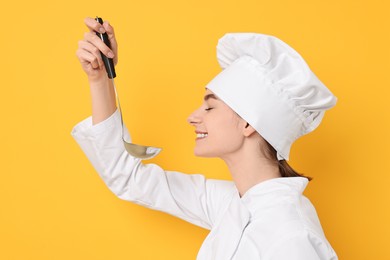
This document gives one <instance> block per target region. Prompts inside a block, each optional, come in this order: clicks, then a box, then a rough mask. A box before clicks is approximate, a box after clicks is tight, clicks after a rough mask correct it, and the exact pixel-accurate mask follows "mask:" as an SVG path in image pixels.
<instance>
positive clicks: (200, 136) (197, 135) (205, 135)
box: [196, 134, 208, 138]
mask: <svg viewBox="0 0 390 260" xmlns="http://www.w3.org/2000/svg"><path fill="white" fill-rule="evenodd" d="M207 135H208V134H196V137H198V138H205V137H207Z"/></svg>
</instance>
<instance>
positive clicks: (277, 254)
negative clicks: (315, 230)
mask: <svg viewBox="0 0 390 260" xmlns="http://www.w3.org/2000/svg"><path fill="white" fill-rule="evenodd" d="M264 259H266V260H337V259H338V258H337V255H336V253H335V252H334V251H333V249H332V247H331V246H330V245H329V243H328V242H327V241H326V239H322V238H320V237H318V236H316V235H314V234H312V233H311V232H309V231H307V230H303V231H301V232H298V233H296V234H289V235H286V236H285V237H283V238H281V239H280V240H279V241H278V242H276V243H275V245H274V246H271V248H270V249H269V250H267V252H266V254H265V255H264Z"/></svg>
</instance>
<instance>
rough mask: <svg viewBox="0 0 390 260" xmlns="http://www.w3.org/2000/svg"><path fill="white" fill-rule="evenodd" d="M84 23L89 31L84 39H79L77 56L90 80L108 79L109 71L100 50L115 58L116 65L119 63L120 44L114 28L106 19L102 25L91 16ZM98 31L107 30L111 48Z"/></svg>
mask: <svg viewBox="0 0 390 260" xmlns="http://www.w3.org/2000/svg"><path fill="white" fill-rule="evenodd" d="M84 23H85V25H86V26H87V27H88V29H89V32H86V33H85V34H84V39H83V40H81V41H79V44H78V45H79V47H78V49H77V51H76V56H77V57H78V59H79V61H80V63H81V66H82V68H83V70H84V71H85V73H86V74H87V76H88V79H89V80H90V81H99V80H103V79H106V78H107V72H106V69H105V67H104V63H103V60H102V58H101V54H100V52H102V53H103V54H104V55H106V56H107V57H109V58H113V61H114V65H116V64H117V63H118V44H117V42H116V39H115V33H114V28H113V27H112V26H111V25H110V24H109V23H108V22H107V21H104V23H103V25H101V24H100V23H99V22H97V21H96V20H95V19H93V18H90V17H87V18H85V20H84ZM96 32H101V33H104V32H107V35H108V39H109V40H110V44H111V49H110V48H108V46H107V45H105V44H104V42H103V41H102V40H101V39H100V38H99V37H98V36H97V35H96Z"/></svg>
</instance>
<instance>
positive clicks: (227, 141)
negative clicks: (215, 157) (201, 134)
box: [212, 116, 244, 150]
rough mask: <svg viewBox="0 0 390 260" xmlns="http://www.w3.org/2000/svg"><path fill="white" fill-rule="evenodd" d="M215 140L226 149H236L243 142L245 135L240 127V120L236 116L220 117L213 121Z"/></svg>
mask: <svg viewBox="0 0 390 260" xmlns="http://www.w3.org/2000/svg"><path fill="white" fill-rule="evenodd" d="M212 124H213V128H212V129H213V130H214V131H213V132H212V134H213V140H215V141H216V142H217V143H218V146H219V147H221V148H223V149H224V150H226V149H228V150H230V149H236V148H238V147H239V146H240V145H241V144H242V142H243V138H244V137H243V135H242V133H241V131H240V128H239V122H238V120H237V118H236V117H234V116H227V117H224V118H218V119H216V120H214V121H213V122H212Z"/></svg>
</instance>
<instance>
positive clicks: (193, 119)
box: [187, 108, 202, 126]
mask: <svg viewBox="0 0 390 260" xmlns="http://www.w3.org/2000/svg"><path fill="white" fill-rule="evenodd" d="M199 110H200V108H199V109H197V110H195V111H194V112H192V114H191V115H189V117H188V118H187V122H188V123H189V124H190V125H192V126H196V125H198V124H199V123H200V122H202V119H201V117H200V114H199Z"/></svg>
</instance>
